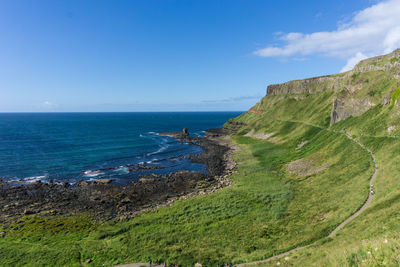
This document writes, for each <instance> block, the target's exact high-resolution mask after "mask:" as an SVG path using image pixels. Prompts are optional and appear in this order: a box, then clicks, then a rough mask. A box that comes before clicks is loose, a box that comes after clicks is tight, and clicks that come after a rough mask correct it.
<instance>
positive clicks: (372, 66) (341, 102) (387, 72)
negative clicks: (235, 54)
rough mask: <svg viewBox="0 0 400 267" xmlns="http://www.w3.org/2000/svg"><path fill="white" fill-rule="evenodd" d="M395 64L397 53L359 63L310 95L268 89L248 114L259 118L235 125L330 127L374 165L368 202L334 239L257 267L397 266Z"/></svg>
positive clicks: (297, 87) (399, 110)
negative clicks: (365, 153) (372, 159)
mask: <svg viewBox="0 0 400 267" xmlns="http://www.w3.org/2000/svg"><path fill="white" fill-rule="evenodd" d="M399 62H400V51H399V50H396V51H395V52H393V53H391V54H389V55H385V56H381V57H376V58H372V59H368V60H365V61H362V62H360V63H359V64H358V65H357V66H356V67H355V69H354V70H353V71H350V72H347V73H343V74H339V75H335V76H330V77H329V78H332V79H334V80H329V81H328V82H326V81H323V82H322V83H321V84H320V86H316V87H313V88H314V89H312V91H311V92H310V91H307V90H308V89H307V88H310V87H307V84H309V83H310V81H309V80H301V81H294V82H289V83H286V84H283V85H274V86H272V90H271V95H267V96H266V97H264V98H263V99H262V100H261V101H260V102H259V103H258V104H257V105H256V106H255V107H254V108H253V110H254V111H258V113H260V112H259V111H263V113H262V114H256V113H250V114H249V113H247V114H243V115H242V116H241V117H239V118H236V119H235V120H239V121H242V122H246V123H247V124H248V126H247V127H248V128H254V129H257V130H260V131H263V130H264V129H267V128H268V127H269V125H271V124H274V123H275V122H276V121H280V120H293V121H297V122H298V123H306V124H313V125H316V126H321V127H328V129H329V130H331V131H343V130H345V131H347V132H349V133H351V134H352V135H353V136H354V137H355V138H357V139H359V140H360V142H361V143H362V144H364V145H365V146H366V147H367V148H368V149H370V150H371V151H373V152H374V155H375V158H376V161H377V164H378V166H379V171H378V173H377V177H376V180H375V182H374V196H373V199H372V202H371V204H370V206H369V207H368V208H367V209H366V210H365V211H364V212H363V213H362V214H361V215H360V216H359V217H357V219H355V220H354V221H352V222H351V223H350V224H348V225H347V226H346V227H345V228H343V229H342V230H341V231H339V233H338V234H337V235H336V236H335V237H334V238H324V239H322V240H320V241H319V242H316V243H315V244H313V245H312V246H310V247H307V248H305V249H303V250H300V251H297V252H295V253H293V254H291V255H289V256H286V260H285V259H277V260H274V261H271V262H268V263H262V264H259V266H270V265H271V266H272V265H276V264H277V263H278V262H279V263H280V264H282V265H284V266H398V265H399V264H400V258H399V254H400V250H399V247H400V246H399V244H400V236H399V234H398V232H399V230H400V221H399V218H400V217H399V215H400V202H399V201H398V200H399V199H400V178H399V177H400V164H399V160H400V153H399V152H400V139H399V137H400V136H399V135H400V107H399V103H398V97H399V94H400V82H399V73H400V64H399ZM315 79H316V78H314V80H315ZM324 79H326V77H324ZM332 84H334V86H333V85H332ZM313 86H314V85H313ZM288 88H289V89H288ZM321 88H322V89H321ZM269 89H270V88H269ZM318 100H319V101H318ZM327 114H330V115H329V117H328V115H327ZM335 116H336V117H335ZM328 118H329V120H328ZM328 121H329V123H328ZM293 130H296V129H293ZM273 137H274V136H271V137H270V138H273ZM267 141H268V139H267ZM330 152H332V153H335V152H334V151H330ZM357 165H358V163H355V166H357ZM338 175H339V173H338ZM342 189H344V185H343V187H342ZM349 193H353V192H349ZM340 201H341V204H342V205H347V204H348V203H347V201H346V200H344V199H340Z"/></svg>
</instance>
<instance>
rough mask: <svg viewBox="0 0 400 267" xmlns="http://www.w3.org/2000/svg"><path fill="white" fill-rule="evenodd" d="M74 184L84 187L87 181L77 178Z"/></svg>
mask: <svg viewBox="0 0 400 267" xmlns="http://www.w3.org/2000/svg"><path fill="white" fill-rule="evenodd" d="M76 185H77V186H80V187H86V186H88V185H89V183H88V182H86V181H84V180H79V181H78V182H76Z"/></svg>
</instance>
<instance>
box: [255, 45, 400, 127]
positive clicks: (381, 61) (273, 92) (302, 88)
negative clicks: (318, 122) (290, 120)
mask: <svg viewBox="0 0 400 267" xmlns="http://www.w3.org/2000/svg"><path fill="white" fill-rule="evenodd" d="M399 78H400V49H397V50H395V51H393V52H392V53H390V54H387V55H383V56H377V57H373V58H369V59H366V60H363V61H361V62H360V63H358V64H357V65H356V66H355V67H354V69H353V70H351V71H348V72H344V73H340V74H334V75H328V76H321V77H314V78H309V79H303V80H294V81H289V82H285V83H282V84H272V85H269V86H268V87H267V94H266V97H264V98H263V99H262V100H261V102H259V103H258V104H256V105H255V106H254V107H252V108H251V110H250V112H252V113H260V112H262V111H263V106H264V105H265V104H266V98H269V100H270V101H269V102H271V99H274V100H275V102H276V101H279V100H282V98H287V99H291V100H293V101H302V100H304V99H306V98H307V97H309V96H310V95H313V96H315V95H321V94H324V95H325V97H324V98H323V99H322V100H323V101H326V100H328V101H329V103H330V119H329V124H334V123H336V122H338V121H341V120H343V119H346V118H348V117H350V116H353V117H354V116H359V115H361V114H363V113H365V112H366V111H368V110H370V109H371V108H372V107H374V106H376V105H391V104H393V105H397V101H396V97H397V95H398V94H397V93H396V90H397V89H398V88H400V79H399ZM327 98H328V99H327ZM274 100H273V101H272V102H274ZM392 102H393V103H392ZM269 104H270V103H269ZM289 104H290V103H289ZM316 104H317V103H314V105H316ZM305 108H306V107H305Z"/></svg>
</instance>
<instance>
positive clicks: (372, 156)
mask: <svg viewBox="0 0 400 267" xmlns="http://www.w3.org/2000/svg"><path fill="white" fill-rule="evenodd" d="M319 128H321V127H319ZM324 129H325V128H324ZM326 130H327V129H326ZM343 133H344V134H345V135H346V137H347V138H349V139H350V140H352V141H353V142H355V143H357V144H358V145H359V146H360V147H361V148H362V149H364V150H365V151H367V152H368V153H369V154H370V155H371V158H372V160H373V162H374V167H375V170H374V173H373V174H372V176H371V179H370V180H369V193H368V198H367V200H366V201H365V202H364V204H363V205H362V206H361V208H360V209H358V210H357V211H356V212H355V213H353V214H352V215H351V216H350V217H348V218H347V219H346V220H344V221H343V222H342V223H341V224H339V225H338V226H337V227H336V228H335V229H334V230H333V231H332V232H331V233H330V234H329V235H328V237H333V236H334V235H335V234H336V233H337V232H338V231H339V230H340V229H342V228H343V227H345V226H346V225H347V224H348V223H349V222H351V221H352V220H354V219H355V218H357V216H359V215H360V214H361V213H362V212H363V211H364V210H365V209H366V208H367V207H368V206H369V204H370V203H371V200H372V195H373V182H374V179H375V177H376V174H377V173H378V165H377V164H376V160H375V156H374V153H373V152H372V151H370V150H369V149H367V148H366V147H365V146H364V145H363V144H361V143H360V142H359V141H358V140H357V139H355V138H353V137H352V136H351V135H350V134H349V133H346V132H343ZM310 245H311V244H309V245H306V246H301V247H297V248H294V249H291V250H289V251H286V252H283V253H281V254H278V255H275V256H272V257H270V258H268V259H265V260H259V261H253V262H246V263H241V264H237V265H235V266H237V267H239V266H246V265H254V264H259V263H265V262H269V261H272V260H276V259H279V258H282V257H284V256H286V255H288V254H290V253H292V252H295V251H298V250H301V249H304V248H306V247H308V246H310Z"/></svg>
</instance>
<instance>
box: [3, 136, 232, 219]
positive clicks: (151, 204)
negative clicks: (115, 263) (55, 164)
mask: <svg viewBox="0 0 400 267" xmlns="http://www.w3.org/2000/svg"><path fill="white" fill-rule="evenodd" d="M163 134H164V135H169V136H172V137H175V138H177V139H179V140H181V141H184V142H187V143H189V144H192V145H198V146H201V147H202V148H203V150H204V152H203V153H199V154H196V155H188V156H189V157H190V159H191V160H192V161H193V162H198V163H203V164H206V166H207V173H200V172H190V171H178V172H173V173H169V174H156V173H152V174H149V175H143V176H142V177H141V178H140V179H139V180H137V181H134V182H132V183H130V184H125V185H115V184H111V180H110V179H100V180H97V181H94V182H87V181H78V182H77V183H76V184H75V185H70V184H68V183H64V184H60V183H54V182H49V183H42V182H40V181H38V182H34V183H32V184H21V185H15V184H11V183H10V182H6V181H2V180H1V179H0V207H1V208H0V223H2V224H5V225H7V224H8V223H10V222H12V221H14V220H16V219H18V218H20V217H21V216H24V215H31V214H37V215H40V216H53V215H68V214H79V213H89V214H92V215H93V216H94V218H95V219H97V220H100V221H105V220H110V219H116V220H124V219H128V218H132V217H134V216H135V215H137V214H138V213H139V212H142V211H143V210H153V209H157V208H158V207H160V206H165V205H170V204H172V203H173V202H175V201H177V200H183V199H186V198H189V197H194V196H197V195H203V194H207V193H210V192H214V191H216V190H218V189H220V188H223V187H226V186H229V185H230V184H231V181H230V180H229V178H228V177H229V176H230V175H231V174H232V173H233V172H234V169H235V167H236V163H235V162H234V161H233V159H232V155H233V153H234V151H235V150H236V149H237V147H235V146H233V145H232V144H231V142H230V141H229V140H227V139H226V138H225V137H226V136H227V135H228V134H230V132H229V131H228V130H227V129H224V128H221V129H210V130H208V131H207V134H206V136H205V137H203V138H202V137H191V136H189V135H188V134H182V133H163ZM142 167H143V168H147V167H146V166H142ZM148 167H149V168H151V166H148Z"/></svg>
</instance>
